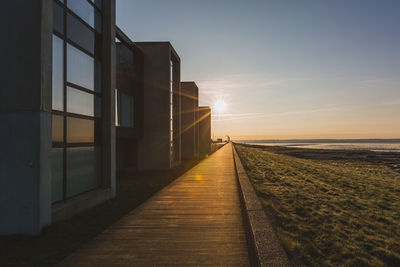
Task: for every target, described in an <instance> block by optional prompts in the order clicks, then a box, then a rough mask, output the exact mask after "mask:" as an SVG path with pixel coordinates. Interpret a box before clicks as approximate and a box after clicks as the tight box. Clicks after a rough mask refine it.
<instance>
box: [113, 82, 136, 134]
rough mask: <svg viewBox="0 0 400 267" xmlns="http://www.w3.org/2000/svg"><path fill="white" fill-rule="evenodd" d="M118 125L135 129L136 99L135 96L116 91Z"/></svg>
mask: <svg viewBox="0 0 400 267" xmlns="http://www.w3.org/2000/svg"><path fill="white" fill-rule="evenodd" d="M116 111H117V112H116V118H115V121H116V124H117V126H122V127H129V128H133V123H134V99H133V96H130V95H127V94H124V93H123V92H121V91H119V90H116Z"/></svg>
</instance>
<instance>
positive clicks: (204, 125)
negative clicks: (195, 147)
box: [199, 107, 211, 155]
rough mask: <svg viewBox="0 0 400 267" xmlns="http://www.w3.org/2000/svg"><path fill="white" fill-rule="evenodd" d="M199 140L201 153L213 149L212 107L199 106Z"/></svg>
mask: <svg viewBox="0 0 400 267" xmlns="http://www.w3.org/2000/svg"><path fill="white" fill-rule="evenodd" d="M199 142H200V154H202V155H205V154H208V153H210V151H211V108H210V107H199Z"/></svg>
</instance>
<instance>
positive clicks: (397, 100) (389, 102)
mask: <svg viewBox="0 0 400 267" xmlns="http://www.w3.org/2000/svg"><path fill="white" fill-rule="evenodd" d="M383 104H384V105H386V106H394V105H400V99H396V100H392V101H387V102H384V103H383Z"/></svg>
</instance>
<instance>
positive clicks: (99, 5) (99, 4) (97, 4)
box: [90, 0, 101, 9]
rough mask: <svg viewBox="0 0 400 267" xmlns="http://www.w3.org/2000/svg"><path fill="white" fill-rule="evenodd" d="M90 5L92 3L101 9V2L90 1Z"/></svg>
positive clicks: (97, 0)
mask: <svg viewBox="0 0 400 267" xmlns="http://www.w3.org/2000/svg"><path fill="white" fill-rule="evenodd" d="M90 1H91V2H92V3H94V4H95V5H96V6H97V7H98V8H99V9H101V0H90Z"/></svg>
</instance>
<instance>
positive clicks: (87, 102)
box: [67, 86, 101, 117]
mask: <svg viewBox="0 0 400 267" xmlns="http://www.w3.org/2000/svg"><path fill="white" fill-rule="evenodd" d="M100 105H101V104H100V97H98V96H95V95H93V94H90V93H87V92H83V91H81V90H78V89H75V88H72V87H69V86H67V112H70V113H76V114H82V115H86V116H92V117H93V116H95V117H100V115H101V114H100V111H101V109H100Z"/></svg>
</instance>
